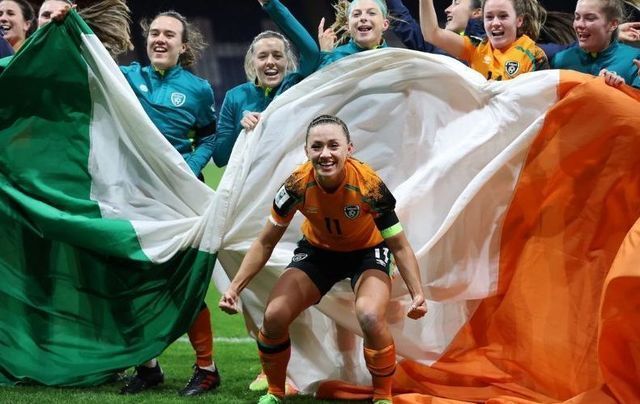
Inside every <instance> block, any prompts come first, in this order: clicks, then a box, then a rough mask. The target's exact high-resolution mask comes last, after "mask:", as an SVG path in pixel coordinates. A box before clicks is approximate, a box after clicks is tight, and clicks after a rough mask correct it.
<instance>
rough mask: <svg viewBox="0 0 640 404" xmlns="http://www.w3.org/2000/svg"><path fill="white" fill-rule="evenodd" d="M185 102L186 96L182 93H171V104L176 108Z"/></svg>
mask: <svg viewBox="0 0 640 404" xmlns="http://www.w3.org/2000/svg"><path fill="white" fill-rule="evenodd" d="M186 100H187V96H186V95H184V94H182V93H171V103H172V104H173V105H174V106H176V107H180V106H182V104H184V102H185V101H186Z"/></svg>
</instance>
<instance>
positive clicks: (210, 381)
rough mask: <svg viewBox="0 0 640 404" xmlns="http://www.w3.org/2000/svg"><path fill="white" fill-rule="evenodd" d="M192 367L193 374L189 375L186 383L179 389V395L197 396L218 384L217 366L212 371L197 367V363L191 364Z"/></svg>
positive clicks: (213, 388)
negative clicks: (189, 377)
mask: <svg viewBox="0 0 640 404" xmlns="http://www.w3.org/2000/svg"><path fill="white" fill-rule="evenodd" d="M193 368H194V371H193V376H191V379H189V382H188V383H187V385H186V386H184V388H183V389H182V390H180V391H179V394H180V395H181V396H197V395H200V394H202V393H206V392H207V391H212V390H215V389H216V388H217V387H218V386H220V374H219V373H218V368H216V370H214V371H213V372H212V371H210V370H206V369H202V368H199V367H198V365H193Z"/></svg>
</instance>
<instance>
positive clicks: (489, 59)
mask: <svg viewBox="0 0 640 404" xmlns="http://www.w3.org/2000/svg"><path fill="white" fill-rule="evenodd" d="M482 61H483V62H484V64H485V65H490V64H491V62H492V61H493V59H491V56H489V55H484V59H483V60H482Z"/></svg>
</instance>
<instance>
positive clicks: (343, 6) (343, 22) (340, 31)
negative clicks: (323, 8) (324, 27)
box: [330, 0, 400, 47]
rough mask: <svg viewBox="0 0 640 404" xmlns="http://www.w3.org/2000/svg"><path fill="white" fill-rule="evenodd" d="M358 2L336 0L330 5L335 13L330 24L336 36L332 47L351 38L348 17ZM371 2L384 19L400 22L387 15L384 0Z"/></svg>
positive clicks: (355, 0)
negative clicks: (378, 8) (378, 9)
mask: <svg viewBox="0 0 640 404" xmlns="http://www.w3.org/2000/svg"><path fill="white" fill-rule="evenodd" d="M359 1H360V0H353V1H349V0H338V1H337V2H336V3H333V4H332V7H333V10H334V11H335V22H334V23H333V24H331V27H330V28H331V29H332V30H333V32H334V33H335V34H336V38H337V39H336V41H335V43H334V44H333V46H334V47H336V46H339V45H341V44H343V43H345V42H348V41H349V38H350V37H351V34H350V33H349V16H350V15H351V10H352V9H353V7H354V6H355V5H356V4H357V3H358V2H359ZM373 1H374V2H375V3H376V4H377V5H378V7H380V11H381V12H382V16H383V17H384V18H386V19H389V20H392V21H400V20H399V19H398V18H395V17H393V16H391V15H389V10H388V9H387V4H386V2H385V1H384V0H373Z"/></svg>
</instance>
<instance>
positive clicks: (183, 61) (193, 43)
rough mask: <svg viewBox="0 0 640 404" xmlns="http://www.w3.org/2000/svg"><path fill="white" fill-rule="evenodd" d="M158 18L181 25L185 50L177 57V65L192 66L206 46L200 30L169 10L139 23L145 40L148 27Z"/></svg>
mask: <svg viewBox="0 0 640 404" xmlns="http://www.w3.org/2000/svg"><path fill="white" fill-rule="evenodd" d="M158 17H171V18H175V19H176V20H178V21H180V23H181V24H182V43H183V44H185V45H186V46H185V48H186V50H185V51H184V52H183V53H182V54H181V55H180V57H178V64H179V65H180V66H182V67H190V66H193V65H194V64H195V62H196V60H198V58H199V57H200V54H201V53H202V51H203V50H204V48H205V47H206V46H207V43H206V42H205V40H204V37H203V36H202V33H201V32H200V30H198V29H197V28H196V27H195V26H194V25H193V24H191V23H190V22H189V21H188V20H187V18H186V17H185V16H183V15H182V14H180V13H178V12H177V11H173V10H169V11H164V12H162V13H158V14H156V16H155V17H153V19H151V20H149V19H144V20H142V21H141V22H140V27H142V32H143V35H144V37H145V40H146V38H147V37H148V36H149V26H150V25H151V23H152V22H153V21H155V19H156V18H158Z"/></svg>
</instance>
